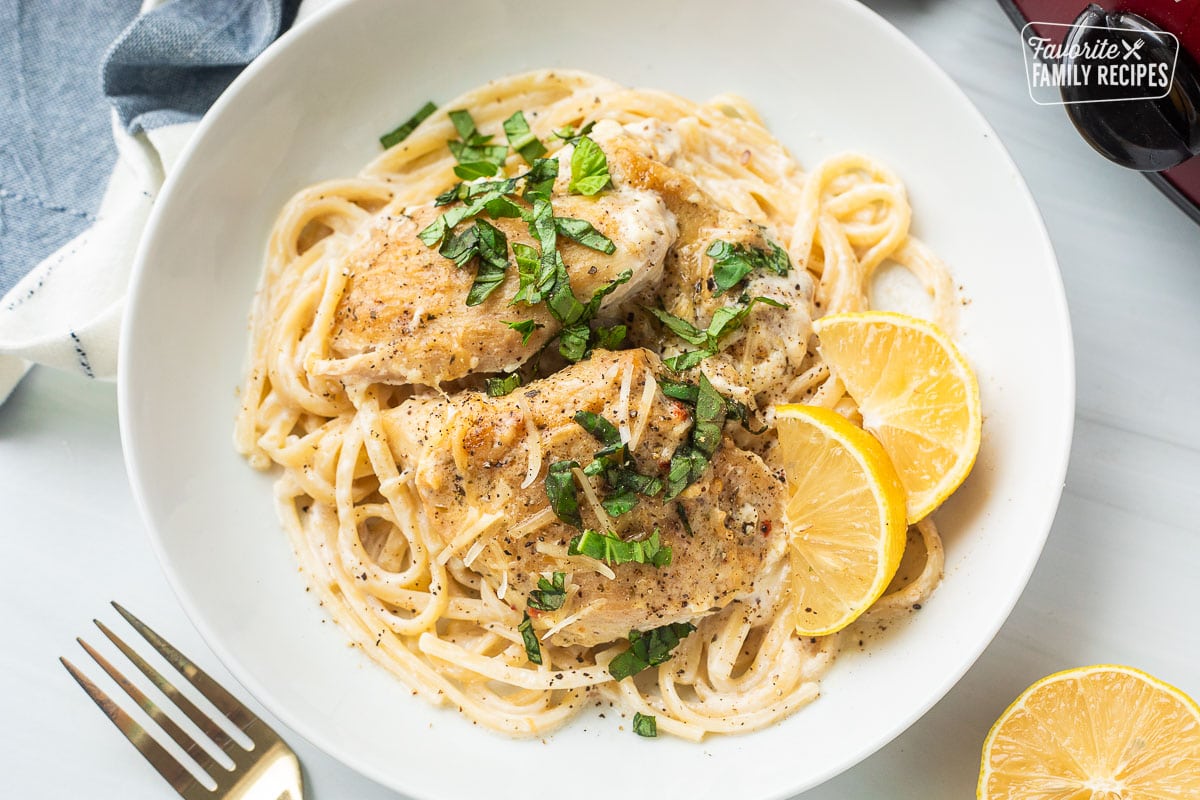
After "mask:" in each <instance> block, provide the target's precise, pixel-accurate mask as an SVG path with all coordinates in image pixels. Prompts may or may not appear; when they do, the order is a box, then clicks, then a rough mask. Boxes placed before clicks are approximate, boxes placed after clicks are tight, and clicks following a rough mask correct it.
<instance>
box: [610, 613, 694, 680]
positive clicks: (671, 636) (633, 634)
mask: <svg viewBox="0 0 1200 800" xmlns="http://www.w3.org/2000/svg"><path fill="white" fill-rule="evenodd" d="M694 630H696V626H695V625H693V624H691V623H690V622H672V623H671V624H670V625H664V626H662V627H661V628H654V629H653V630H649V631H630V632H629V649H628V650H626V651H625V652H624V653H621V654H620V655H619V656H617V657H616V658H614V659H613V660H612V661H611V662H609V665H608V674H610V675H612V676H613V679H614V680H618V681H620V680H624V679H625V678H628V677H629V676H631V675H636V674H638V673H639V672H641V671H642V670H644V669H648V668H649V667H657V666H658V665H659V664H665V663H666V662H667V661H669V660H670V658H671V652H672V651H673V650H674V649H675V647H676V645H678V644H679V643H680V642H681V641H683V640H684V639H685V638H687V636H688V634H690V633H691V632H692V631H694Z"/></svg>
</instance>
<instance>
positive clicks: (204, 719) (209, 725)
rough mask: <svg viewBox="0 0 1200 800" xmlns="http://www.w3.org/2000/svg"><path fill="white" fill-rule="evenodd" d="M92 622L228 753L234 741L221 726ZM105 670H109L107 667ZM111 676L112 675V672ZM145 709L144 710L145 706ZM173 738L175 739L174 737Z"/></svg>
mask: <svg viewBox="0 0 1200 800" xmlns="http://www.w3.org/2000/svg"><path fill="white" fill-rule="evenodd" d="M92 622H94V623H96V627H97V628H99V629H100V630H101V631H102V632H103V633H104V635H105V636H107V637H108V638H109V640H110V641H111V642H112V643H113V644H115V645H116V646H117V649H119V650H120V651H121V652H122V653H124V654H125V657H126V658H128V659H129V660H130V661H131V662H132V663H133V665H134V666H135V667H137V668H138V669H139V670H141V671H142V674H143V675H145V676H146V677H147V678H149V679H150V681H151V682H152V683H153V684H154V685H155V686H156V687H158V690H159V691H160V692H162V693H163V694H164V695H166V696H167V699H168V700H170V701H171V702H172V703H174V704H175V705H176V707H178V708H179V710H180V711H182V712H183V713H184V714H186V715H187V718H188V719H190V720H191V721H192V722H194V723H195V724H196V727H198V728H199V729H200V730H202V731H204V735H205V736H207V737H208V738H210V739H212V740H213V741H214V742H216V744H217V747H219V748H221V750H222V751H227V750H228V749H229V746H230V745H232V744H233V739H231V738H229V734H227V733H225V731H223V730H221V727H220V726H219V725H217V724H216V723H215V722H213V721H212V720H211V719H209V717H208V715H207V714H205V713H204V712H203V711H201V710H200V709H198V708H196V706H195V704H194V703H192V701H191V700H188V699H187V697H186V696H185V695H183V694H182V693H181V692H180V691H179V690H178V689H176V688H175V687H174V686H173V685H172V684H171V682H170V681H168V680H167V679H166V678H164V677H163V676H162V674H161V673H159V671H158V670H156V669H155V668H154V667H153V666H151V665H150V664H149V663H147V661H146V659H144V658H142V657H141V656H140V655H138V653H137V652H136V651H135V650H134V649H133V648H132V647H130V646H129V645H127V644H125V642H124V641H123V640H122V639H121V637H119V636H117V635H116V634H115V633H113V632H112V631H111V630H109V628H108V626H107V625H105V624H104V623H103V622H101V621H100V620H98V619H94V620H92ZM100 666H104V665H103V664H101V665H100ZM105 669H106V670H107V667H106V668H105ZM109 674H110V675H112V673H111V672H110V673H109ZM114 677H115V676H114ZM130 697H133V695H130ZM133 699H134V700H137V698H136V697H134V698H133ZM138 702H141V701H138ZM143 708H144V706H143ZM180 732H181V733H182V731H180ZM168 733H169V731H168ZM185 735H186V734H185ZM171 738H175V737H174V736H172V737H171ZM175 741H177V742H178V741H179V740H178V739H175ZM180 746H181V747H183V748H184V749H185V750H186V749H187V746H186V745H184V744H183V743H182V742H180ZM189 752H190V751H189ZM197 760H199V759H197ZM205 769H208V767H205Z"/></svg>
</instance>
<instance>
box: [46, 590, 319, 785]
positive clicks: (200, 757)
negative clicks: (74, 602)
mask: <svg viewBox="0 0 1200 800" xmlns="http://www.w3.org/2000/svg"><path fill="white" fill-rule="evenodd" d="M113 607H114V608H115V609H117V611H118V612H119V613H120V614H121V616H122V617H124V618H125V620H126V621H127V622H128V623H129V624H130V625H131V626H133V629H134V630H136V631H137V632H138V633H140V634H141V635H142V637H143V638H145V640H146V641H147V642H149V643H150V644H151V645H152V646H153V647H154V649H155V650H157V651H158V652H159V654H160V655H162V657H163V658H165V659H166V660H167V662H168V663H170V664H171V666H173V667H174V668H175V669H176V670H177V671H178V672H179V674H180V675H182V676H183V677H184V678H186V679H187V680H188V681H189V682H190V683H191V684H192V686H194V687H196V689H197V690H199V692H200V694H202V695H203V696H204V697H205V698H207V700H208V701H209V702H210V703H212V704H213V705H214V706H215V707H216V708H217V709H218V710H219V711H220V712H221V713H222V714H224V715H225V717H226V718H227V719H228V720H229V721H230V722H231V723H233V725H234V726H236V727H237V728H238V729H239V730H240V731H241V732H242V733H244V734H245V735H246V737H247V738H248V739H249V740H250V742H251V743H252V746H251V747H250V748H249V749H247V748H245V747H243V746H242V745H241V744H239V743H238V742H237V741H235V740H234V739H233V738H232V737H231V736H229V734H227V733H226V732H225V731H224V730H222V729H221V727H220V726H219V725H217V724H216V723H215V722H213V720H212V719H210V718H209V717H208V716H207V715H205V713H204V712H202V711H201V710H200V709H199V708H197V707H196V706H195V705H194V704H193V703H192V702H191V701H190V700H188V699H187V697H185V696H184V695H183V694H181V693H180V692H179V690H177V689H176V688H175V687H174V686H172V685H171V683H170V682H169V681H168V680H167V679H166V678H164V677H163V676H162V675H161V674H160V673H159V672H158V670H156V669H155V668H154V667H153V666H151V665H150V664H148V663H146V661H145V660H144V659H143V658H142V657H141V656H139V655H138V654H137V653H136V652H135V651H134V650H133V648H131V647H130V646H129V645H127V644H125V642H123V641H122V640H121V639H120V637H118V636H117V635H116V634H115V633H113V632H112V631H111V630H110V629H109V628H108V627H107V626H106V625H105V624H104V623H103V622H101V621H100V620H93V622H95V623H96V626H97V627H99V628H100V630H101V631H102V632H103V633H104V635H105V636H107V637H108V638H109V639H110V640H112V643H113V644H115V645H116V646H117V648H118V649H119V650H120V651H121V652H122V653H124V655H125V657H126V658H128V659H129V660H130V661H131V662H132V663H133V665H134V666H136V667H137V668H138V669H139V670H141V672H142V674H143V675H145V676H146V677H147V678H149V679H150V681H151V682H152V683H153V684H154V685H155V686H156V687H157V688H158V690H159V691H161V692H162V693H163V695H165V696H166V697H167V699H168V700H170V701H171V702H172V703H173V704H174V705H175V707H176V708H177V709H178V710H179V711H181V712H182V713H183V714H184V715H185V716H186V717H187V718H188V719H190V720H191V721H192V722H193V723H194V724H195V725H196V727H197V728H199V729H200V730H201V731H203V732H204V735H205V736H207V737H208V739H209V740H210V742H211V743H212V744H213V745H215V746H216V747H217V748H218V749H219V750H220V751H221V752H222V753H224V754H225V756H226V757H227V758H228V759H230V760H231V761H232V762H233V767H232V768H229V767H226V766H225V765H223V764H222V763H221V762H220V761H218V760H217V759H216V758H215V757H213V756H212V755H211V754H210V753H209V751H208V750H206V749H204V748H203V747H201V746H200V745H199V744H197V743H196V741H195V740H194V739H193V738H192V737H191V736H189V735H188V734H187V733H186V732H185V731H184V730H183V729H182V728H180V727H179V725H177V724H176V723H175V722H174V721H173V720H172V719H171V718H170V717H169V716H167V715H166V714H164V713H163V712H162V711H161V710H160V709H159V708H158V706H157V705H155V703H154V701H153V700H151V699H150V698H149V697H147V696H146V695H145V694H143V693H142V691H141V690H140V689H138V688H137V687H136V686H134V685H133V684H132V683H130V682H129V680H128V679H127V678H126V677H125V676H124V675H122V674H121V673H120V672H118V671H117V669H116V667H114V666H113V665H112V664H111V663H109V661H108V659H106V658H105V657H104V656H102V655H101V654H100V653H98V652H96V650H95V649H93V648H92V646H91V645H89V644H88V643H87V642H85V641H84V640H83V639H76V641H78V642H79V644H80V645H81V646H82V647H83V649H84V650H85V651H87V654H88V655H90V656H91V657H92V659H93V660H94V661H95V662H96V663H97V664H99V665H100V667H101V668H102V669H103V670H104V671H105V672H107V673H108V674H109V676H110V677H112V679H113V680H114V681H116V682H117V684H118V685H119V686H120V687H121V688H122V689H123V690H124V691H125V693H126V694H127V695H129V697H130V699H131V700H133V702H135V703H137V704H138V705H139V706H140V707H141V708H142V710H143V711H145V712H146V714H148V715H149V717H150V718H151V719H152V720H154V722H155V724H157V725H158V726H159V727H160V728H161V729H162V731H163V732H164V733H166V734H167V735H168V736H170V737H171V738H172V739H173V740H174V741H175V743H176V744H178V745H179V746H180V747H181V748H183V750H184V752H186V753H187V754H188V756H190V757H191V758H192V760H193V761H195V762H196V764H198V765H199V766H200V768H201V769H202V770H204V772H205V773H206V774H207V776H208V777H209V778H210V779H211V783H215V788H212V787H210V786H206V785H205V784H204V783H203V782H202V781H201V780H200V779H199V778H198V777H197V776H195V775H193V774H192V772H191V771H189V770H188V768H187V767H186V766H184V765H183V764H181V763H180V762H179V761H178V760H177V759H176V758H175V757H174V756H172V755H171V754H170V753H169V752H167V750H166V749H165V748H164V747H163V746H162V745H160V744H159V743H158V742H157V741H155V740H154V738H153V737H151V736H150V734H148V733H147V732H146V730H145V729H144V728H142V726H141V725H139V724H138V723H137V722H135V721H134V720H133V719H132V718H131V717H130V716H129V715H128V714H126V713H125V712H124V711H122V710H121V708H120V707H119V706H117V704H116V703H115V702H113V701H112V699H110V698H109V697H108V695H106V694H105V693H104V692H103V691H101V690H100V688H99V687H97V686H96V685H95V684H94V683H92V682H91V681H90V680H88V678H87V676H86V675H84V674H83V673H82V672H80V671H79V669H78V668H76V666H75V665H74V664H72V663H71V662H70V661H68V660H67V659H65V658H60V659H59V661H61V662H62V664H63V666H64V667H66V668H67V671H68V672H70V673H71V676H72V677H74V678H75V680H76V681H78V683H79V685H80V686H82V687H83V690H84V691H85V692H87V693H88V696H89V697H91V698H92V700H94V701H95V703H96V705H98V706H100V709H101V710H102V711H103V712H104V713H105V714H106V715H107V716H108V718H109V719H110V720H112V722H113V724H114V725H116V726H117V728H119V729H120V731H121V733H123V734H125V738H126V739H128V740H129V741H130V742H131V743H132V744H133V746H134V747H136V748H137V749H138V751H139V752H140V753H141V754H142V755H143V756H145V758H146V760H147V761H149V762H150V764H151V766H153V767H154V768H155V769H156V770H158V774H160V775H162V776H163V778H165V779H166V780H167V783H169V784H171V786H172V787H173V788H174V789H175V791H177V792H178V793H179V794H180V795H181V796H182V797H184V798H185V800H200V799H201V798H203V800H303V798H304V784H303V779H302V777H301V774H300V762H299V761H297V760H296V754H295V753H293V752H292V750H291V748H289V747H288V746H287V745H286V744H284V742H283V740H282V739H280V738H279V736H278V734H276V733H275V731H273V730H271V729H270V728H269V727H268V726H267V725H266V723H264V722H263V721H262V720H261V719H259V718H258V717H256V716H255V715H254V714H253V713H252V712H251V711H250V709H248V708H246V706H244V705H242V703H241V702H239V701H238V700H237V698H235V697H234V696H233V695H231V694H230V693H229V692H227V691H226V690H225V689H224V688H222V687H221V685H220V684H218V683H217V682H216V681H214V680H213V679H212V678H210V677H209V676H208V675H207V674H205V672H204V671H203V670H201V669H200V668H199V667H197V666H196V665H195V664H193V663H192V662H191V661H190V660H189V659H188V658H187V657H186V656H185V655H183V653H180V652H179V651H178V650H176V649H175V648H174V647H172V646H171V645H170V644H168V643H167V641H166V640H164V639H163V638H162V637H161V636H159V635H158V634H157V633H155V632H154V631H152V630H150V628H149V627H147V626H146V624H145V623H143V622H142V621H141V620H139V619H138V618H137V617H135V616H134V615H133V614H130V613H129V612H128V611H126V610H125V609H124V608H122V607H121V605H120V604H118V603H115V602H114V603H113Z"/></svg>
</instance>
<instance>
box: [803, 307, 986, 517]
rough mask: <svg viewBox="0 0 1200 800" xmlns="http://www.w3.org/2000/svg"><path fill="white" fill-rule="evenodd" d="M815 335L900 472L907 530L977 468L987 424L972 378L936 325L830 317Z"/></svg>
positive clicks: (892, 316)
mask: <svg viewBox="0 0 1200 800" xmlns="http://www.w3.org/2000/svg"><path fill="white" fill-rule="evenodd" d="M813 330H814V331H815V332H816V334H817V338H818V340H819V342H820V352H821V355H822V356H823V357H824V359H825V362H826V363H827V364H829V367H830V369H831V370H832V371H833V374H834V375H835V376H836V377H837V378H839V379H840V380H841V381H842V383H843V384H844V385H845V387H846V392H847V393H848V394H849V395H850V396H851V397H852V398H854V400H855V402H857V403H858V407H859V410H860V412H861V413H862V418H863V427H865V428H866V429H867V430H869V431H870V432H871V433H873V434H874V435H875V437H876V438H878V439H879V441H880V443H881V444H883V448H884V450H886V451H887V453H888V455H889V456H890V457H891V459H892V464H893V465H895V467H896V472H897V473H898V474H899V476H900V482H901V483H902V484H904V489H905V491H906V492H907V494H908V503H907V506H908V521H909V523H915V522H917V521H919V520H921V519H923V518H924V517H925V516H927V515H928V514H929V513H930V512H931V511H933V510H934V509H935V508H937V507H938V506H939V505H941V504H942V502H943V501H944V500H945V499H946V498H947V497H949V496H950V494H951V493H953V492H954V490H955V489H957V488H958V487H959V485H960V484H961V483H962V482H963V480H964V479H966V477H967V474H968V473H970V471H971V467H972V466H974V464H975V456H976V454H977V453H978V452H979V440H980V433H981V429H982V420H983V414H982V411H981V409H980V403H979V384H978V382H977V381H976V380H975V373H973V372H972V371H971V367H970V365H969V364H967V361H966V359H965V358H963V356H962V353H960V352H959V350H958V348H957V347H955V346H954V342H952V341H951V340H950V338H949V337H948V336H946V334H945V333H943V332H942V331H941V330H939V329H938V328H937V327H936V326H935V325H934V324H933V323H930V322H926V321H925V320H920V319H917V318H915V317H909V316H906V315H904V314H896V313H892V312H887V311H867V312H861V313H850V314H833V315H830V316H828V317H823V318H821V319H819V320H817V321H816V322H815V323H814V324H813Z"/></svg>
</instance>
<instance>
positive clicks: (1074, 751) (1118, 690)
mask: <svg viewBox="0 0 1200 800" xmlns="http://www.w3.org/2000/svg"><path fill="white" fill-rule="evenodd" d="M978 796H979V798H980V800H1017V798H1020V800H1142V799H1143V798H1144V799H1145V800H1185V798H1192V799H1193V800H1194V798H1197V797H1200V707H1197V706H1196V703H1195V701H1193V700H1192V699H1191V698H1189V697H1188V696H1187V695H1185V694H1184V693H1183V692H1181V691H1179V690H1178V689H1176V688H1175V687H1173V686H1170V685H1168V684H1166V683H1163V682H1162V681H1160V680H1158V679H1157V678H1154V677H1152V676H1150V675H1147V674H1146V673H1144V672H1141V671H1139V670H1136V669H1133V668H1131V667H1118V666H1112V665H1107V664H1102V665H1099V666H1093V667H1079V668H1077V669H1069V670H1066V671H1064V672H1058V673H1055V674H1054V675H1051V676H1050V677H1048V678H1043V679H1042V680H1040V681H1038V682H1037V683H1035V684H1034V685H1033V686H1030V687H1029V688H1028V689H1026V690H1025V692H1024V693H1023V694H1022V695H1021V696H1020V697H1018V698H1017V699H1016V702H1014V703H1013V704H1012V705H1011V706H1009V707H1008V710H1007V711H1005V712H1004V713H1003V714H1002V715H1001V716H1000V719H998V720H997V721H996V724H995V725H994V726H993V727H992V731H991V733H989V734H988V737H987V741H986V742H984V745H983V764H982V765H981V767H980V772H979V788H978Z"/></svg>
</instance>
